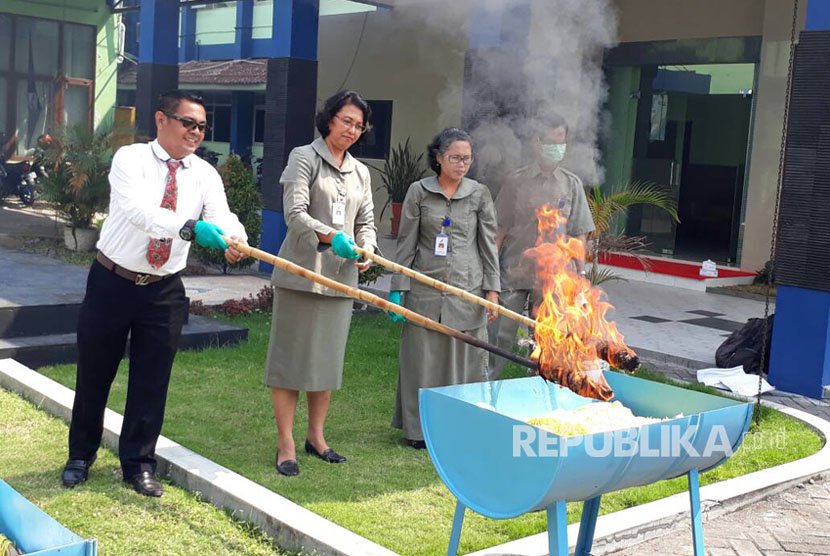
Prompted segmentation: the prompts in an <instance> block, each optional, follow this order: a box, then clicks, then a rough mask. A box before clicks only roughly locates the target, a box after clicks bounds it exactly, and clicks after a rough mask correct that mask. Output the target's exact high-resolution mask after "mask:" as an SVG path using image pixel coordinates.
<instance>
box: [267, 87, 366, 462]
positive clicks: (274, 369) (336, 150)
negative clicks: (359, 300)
mask: <svg viewBox="0 0 830 556" xmlns="http://www.w3.org/2000/svg"><path fill="white" fill-rule="evenodd" d="M316 124H317V130H318V131H319V132H320V135H321V136H322V137H321V138H319V139H316V140H315V141H314V142H312V143H311V144H310V145H304V146H302V147H297V148H296V149H294V150H293V151H291V155H290V156H289V158H288V165H287V166H286V167H285V170H284V171H283V173H282V177H281V178H280V183H281V184H282V186H283V206H284V210H285V220H286V224H287V225H288V233H287V235H286V237H285V240H284V241H283V244H282V247H281V248H280V252H279V256H280V257H282V258H284V259H287V260H289V261H291V262H293V263H296V264H298V265H300V266H303V267H305V268H308V269H309V270H313V271H314V272H317V273H320V274H323V275H324V276H327V277H329V278H333V279H334V280H337V281H338V282H341V283H345V284H348V285H350V286H357V274H358V271H360V272H363V271H364V270H366V269H367V268H368V267H369V265H370V264H371V261H364V262H357V261H355V260H353V259H357V258H358V255H357V253H356V252H355V251H354V248H353V246H354V245H355V243H356V244H357V245H360V246H361V247H363V248H365V249H369V250H374V251H377V233H376V230H375V220H374V214H373V209H374V206H373V204H372V187H371V183H370V178H369V171H368V169H367V168H366V166H364V165H363V164H362V163H360V162H359V161H357V160H356V159H354V158H353V157H352V156H351V155H350V154H349V153H348V152H347V149H348V148H349V147H351V146H352V145H353V144H354V143H355V142H356V141H357V140H358V139H359V138H360V136H361V135H362V134H363V133H365V132H366V131H367V129H368V128H369V126H370V125H371V110H370V109H369V106H368V105H367V104H366V102H365V101H364V100H363V99H362V98H360V96H359V95H358V94H357V93H356V92H354V91H341V92H339V93H337V94H336V95H334V96H332V97H331V98H329V99H328V100H326V102H325V105H324V106H323V109H322V110H321V111H320V112H319V113H318V114H317V120H316ZM329 247H330V248H329ZM271 282H272V283H273V284H274V305H273V316H272V317H271V339H270V342H269V344H268V357H267V360H266V365H265V367H266V369H265V384H266V385H267V386H270V387H271V393H272V401H273V404H274V417H275V418H276V421H277V435H278V436H277V438H278V440H277V471H279V472H280V473H281V474H282V475H286V476H293V475H297V474H299V472H300V469H299V466H298V465H297V456H296V448H295V445H294V436H293V428H294V414H295V411H296V408H297V399H298V397H299V392H300V391H301V390H304V391H305V392H306V396H307V398H308V431H307V433H306V440H305V450H306V452H307V453H309V454H312V455H315V456H317V457H319V458H321V459H323V460H325V461H327V462H328V463H342V462H344V461H346V458H345V457H343V456H341V455H340V454H338V453H337V452H335V451H334V450H332V449H331V448H330V447H329V445H328V444H327V443H326V439H325V435H324V433H323V425H324V423H325V420H326V414H327V413H328V408H329V400H330V399H331V391H332V390H337V389H339V388H340V385H341V383H342V379H343V358H344V355H345V351H346V340H347V338H348V334H349V325H350V323H351V318H352V299H351V298H349V297H346V296H345V295H343V294H341V293H338V292H335V291H333V290H331V289H329V288H326V287H324V286H321V285H319V284H317V283H315V282H311V281H309V280H306V279H305V278H300V277H298V276H295V275H294V274H291V273H288V272H286V271H284V270H280V269H275V270H274V275H273V277H272V280H271Z"/></svg>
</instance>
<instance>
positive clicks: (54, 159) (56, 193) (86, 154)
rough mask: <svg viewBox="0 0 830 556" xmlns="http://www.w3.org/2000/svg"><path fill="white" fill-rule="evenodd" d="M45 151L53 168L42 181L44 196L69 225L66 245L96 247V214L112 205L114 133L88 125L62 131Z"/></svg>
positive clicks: (80, 247)
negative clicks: (111, 167)
mask: <svg viewBox="0 0 830 556" xmlns="http://www.w3.org/2000/svg"><path fill="white" fill-rule="evenodd" d="M52 137H53V141H52V144H51V145H50V146H49V147H48V148H47V149H46V150H45V152H44V160H45V165H46V166H47V168H49V171H48V172H47V176H45V177H44V178H43V180H42V182H41V186H42V188H43V197H44V198H45V199H46V200H47V201H50V202H51V203H52V204H53V206H54V208H55V210H56V211H57V212H58V214H59V215H60V216H62V217H63V218H64V220H65V221H66V222H67V225H66V227H65V228H64V243H65V244H66V246H67V247H68V248H69V249H72V250H74V251H91V250H93V249H94V248H95V242H96V241H97V240H98V232H99V230H98V229H97V228H96V227H94V226H93V222H94V221H95V216H96V214H98V213H100V212H103V211H105V210H106V208H107V206H108V204H109V193H110V186H109V179H108V174H109V169H110V163H111V161H112V148H111V146H110V133H109V132H108V131H99V132H93V131H91V130H90V129H89V128H87V127H86V126H84V125H78V126H73V127H70V128H66V129H61V130H58V131H57V132H56V133H54V134H53V135H52Z"/></svg>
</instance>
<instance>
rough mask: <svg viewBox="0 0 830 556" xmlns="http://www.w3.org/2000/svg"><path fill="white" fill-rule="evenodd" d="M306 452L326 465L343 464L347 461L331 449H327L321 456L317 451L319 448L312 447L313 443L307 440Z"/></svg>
mask: <svg viewBox="0 0 830 556" xmlns="http://www.w3.org/2000/svg"><path fill="white" fill-rule="evenodd" d="M305 451H306V453H307V454H311V455H312V456H317V457H318V458H320V459H321V460H323V461H325V462H326V463H343V462H344V461H346V458H345V457H343V456H341V455H340V454H338V453H337V452H335V451H334V450H332V449H331V448H326V449H325V451H324V452H323V453H322V454H321V453H320V452H318V451H317V448H315V447H314V446H312V445H311V442H309V441H308V439H307V438H306V441H305Z"/></svg>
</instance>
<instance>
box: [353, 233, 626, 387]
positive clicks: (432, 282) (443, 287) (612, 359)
mask: <svg viewBox="0 0 830 556" xmlns="http://www.w3.org/2000/svg"><path fill="white" fill-rule="evenodd" d="M354 249H355V251H357V252H358V253H359V254H361V255H363V257H365V258H367V259H370V260H372V261H374V262H376V263H378V264H379V265H381V266H384V267H386V268H388V269H389V270H391V271H393V272H398V273H400V274H403V275H405V276H409V277H410V278H414V279H415V280H418V281H419V282H421V283H423V284H426V285H427V286H430V287H433V288H435V289H436V290H438V291H442V292H446V293H450V294H453V295H456V296H458V297H461V298H463V299H466V300H467V301H470V302H472V303H475V304H477V305H481V306H482V307H485V308H487V309H490V310H493V311H498V313H499V314H500V315H502V316H505V317H507V318H509V319H513V320H515V321H517V322H519V323H521V324H524V325H525V326H529V327H531V328H534V329H535V328H541V327H544V326H545V325H544V324H543V323H539V322H536V321H535V320H533V319H530V318H528V317H526V316H524V315H520V314H519V313H516V312H514V311H511V310H510V309H507V308H505V307H502V306H501V305H499V304H498V303H492V302H490V301H487V300H486V299H484V298H483V297H479V296H477V295H474V294H472V293H470V292H468V291H465V290H462V289H461V288H457V287H455V286H451V285H449V284H447V283H446V282H441V281H440V280H436V279H435V278H431V277H429V276H427V275H426V274H423V273H421V272H418V271H417V270H413V269H411V268H409V267H406V266H403V265H400V264H398V263H396V262H393V261H390V260H389V259H386V258H384V257H381V256H380V255H378V254H376V253H374V252H372V251H368V250H366V249H363V248H362V247H355V248H354ZM597 354H598V355H599V357H600V359H603V360H604V361H606V362H607V363H609V364H611V365H613V366H615V367H617V368H619V369H623V370H626V371H629V372H633V371H635V370H637V369H638V368H639V366H640V358H639V357H637V354H635V353H634V352H633V351H631V350H628V349H626V348H624V349H621V350H620V349H614V348H611V347H610V346H609V345H608V344H603V345H601V346H597Z"/></svg>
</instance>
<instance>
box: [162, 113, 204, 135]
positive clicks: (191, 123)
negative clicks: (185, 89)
mask: <svg viewBox="0 0 830 556" xmlns="http://www.w3.org/2000/svg"><path fill="white" fill-rule="evenodd" d="M163 114H164V115H165V116H167V117H168V118H172V119H174V120H176V121H177V122H179V123H180V124H182V125H183V126H184V128H185V129H186V130H187V131H193V130H194V129H198V130H199V133H206V132H208V131H210V126H209V125H208V124H207V122H197V121H196V120H194V119H193V118H182V117H181V116H177V115H175V114H170V113H168V112H163Z"/></svg>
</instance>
